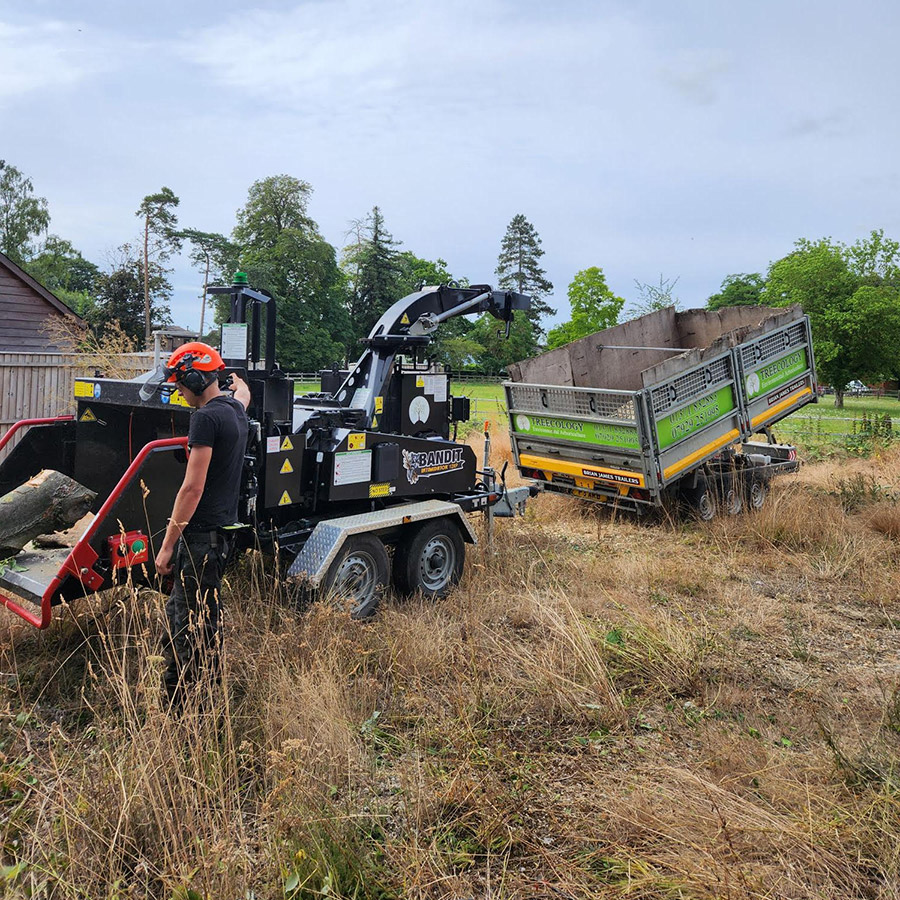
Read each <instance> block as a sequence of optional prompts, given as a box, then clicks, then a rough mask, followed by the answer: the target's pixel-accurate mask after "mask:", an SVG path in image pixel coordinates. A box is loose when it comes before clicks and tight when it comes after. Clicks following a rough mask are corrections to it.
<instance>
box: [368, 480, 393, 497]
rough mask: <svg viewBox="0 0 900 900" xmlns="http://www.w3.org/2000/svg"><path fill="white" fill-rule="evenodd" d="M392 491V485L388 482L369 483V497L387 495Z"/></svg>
mask: <svg viewBox="0 0 900 900" xmlns="http://www.w3.org/2000/svg"><path fill="white" fill-rule="evenodd" d="M390 493H391V486H390V485H389V484H388V483H387V482H384V484H370V485H369V497H387V496H389V495H390Z"/></svg>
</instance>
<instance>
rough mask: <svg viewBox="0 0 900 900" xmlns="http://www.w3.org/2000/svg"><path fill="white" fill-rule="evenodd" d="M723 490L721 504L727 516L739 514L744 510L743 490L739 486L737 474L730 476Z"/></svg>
mask: <svg viewBox="0 0 900 900" xmlns="http://www.w3.org/2000/svg"><path fill="white" fill-rule="evenodd" d="M726 484H727V487H726V490H725V497H724V502H723V504H722V505H723V506H724V507H725V512H726V513H728V515H729V516H739V515H740V514H741V513H742V512H743V511H744V492H743V490H742V487H741V483H740V478H739V477H738V476H737V475H734V476H732V478H731V479H729V481H728V482H726Z"/></svg>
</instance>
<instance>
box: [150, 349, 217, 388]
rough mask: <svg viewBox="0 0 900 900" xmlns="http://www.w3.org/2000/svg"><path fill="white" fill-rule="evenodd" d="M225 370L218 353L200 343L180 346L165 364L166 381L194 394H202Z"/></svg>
mask: <svg viewBox="0 0 900 900" xmlns="http://www.w3.org/2000/svg"><path fill="white" fill-rule="evenodd" d="M224 368H225V362H224V360H223V359H222V357H221V356H220V355H219V351H218V350H216V349H215V347H210V346H209V344H204V343H202V342H200V341H189V342H188V343H187V344H182V345H181V346H180V347H179V348H178V349H177V350H176V351H175V352H174V353H173V354H172V355H171V356H170V357H169V361H168V362H167V363H166V367H165V375H166V381H174V382H175V383H176V384H178V385H179V386H182V387H186V388H187V389H188V390H189V391H191V392H192V393H194V394H202V393H203V392H204V391H205V390H206V389H207V388H208V387H209V386H210V385H211V384H212V383H213V381H214V380H215V378H216V372H220V371H221V370H222V369H224Z"/></svg>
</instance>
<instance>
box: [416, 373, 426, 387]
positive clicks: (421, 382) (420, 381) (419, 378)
mask: <svg viewBox="0 0 900 900" xmlns="http://www.w3.org/2000/svg"><path fill="white" fill-rule="evenodd" d="M416 387H425V376H424V375H416Z"/></svg>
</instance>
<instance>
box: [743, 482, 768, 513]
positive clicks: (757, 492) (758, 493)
mask: <svg viewBox="0 0 900 900" xmlns="http://www.w3.org/2000/svg"><path fill="white" fill-rule="evenodd" d="M749 494H750V496H749V498H748V499H749V505H750V509H762V508H763V506H765V503H766V498H767V497H768V496H769V485H768V484H767V483H766V481H765V479H764V478H751V479H750V491H749Z"/></svg>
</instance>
